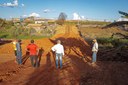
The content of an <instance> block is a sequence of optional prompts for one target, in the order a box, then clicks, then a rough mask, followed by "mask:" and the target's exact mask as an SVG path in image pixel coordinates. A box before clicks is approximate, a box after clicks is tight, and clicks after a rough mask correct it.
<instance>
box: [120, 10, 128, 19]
mask: <svg viewBox="0 0 128 85" xmlns="http://www.w3.org/2000/svg"><path fill="white" fill-rule="evenodd" d="M119 13H120V14H122V15H123V16H121V17H123V18H128V13H126V12H122V11H119Z"/></svg>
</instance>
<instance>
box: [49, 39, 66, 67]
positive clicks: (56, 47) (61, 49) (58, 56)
mask: <svg viewBox="0 0 128 85" xmlns="http://www.w3.org/2000/svg"><path fill="white" fill-rule="evenodd" d="M51 49H52V51H54V52H55V53H56V68H59V65H58V62H59V61H60V68H62V57H63V56H64V47H63V45H61V41H60V40H58V41H57V44H56V45H54V46H53V47H52V48H51Z"/></svg>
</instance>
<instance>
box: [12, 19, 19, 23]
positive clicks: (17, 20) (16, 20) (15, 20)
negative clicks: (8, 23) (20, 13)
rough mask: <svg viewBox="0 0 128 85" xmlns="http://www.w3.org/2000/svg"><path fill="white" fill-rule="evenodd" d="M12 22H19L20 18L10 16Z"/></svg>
mask: <svg viewBox="0 0 128 85" xmlns="http://www.w3.org/2000/svg"><path fill="white" fill-rule="evenodd" d="M12 21H13V22H20V18H12Z"/></svg>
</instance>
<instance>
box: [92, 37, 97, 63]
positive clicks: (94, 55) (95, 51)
mask: <svg viewBox="0 0 128 85" xmlns="http://www.w3.org/2000/svg"><path fill="white" fill-rule="evenodd" d="M93 43H94V44H93V47H92V52H93V54H92V63H95V62H96V57H97V52H98V43H97V40H96V39H94V40H93Z"/></svg>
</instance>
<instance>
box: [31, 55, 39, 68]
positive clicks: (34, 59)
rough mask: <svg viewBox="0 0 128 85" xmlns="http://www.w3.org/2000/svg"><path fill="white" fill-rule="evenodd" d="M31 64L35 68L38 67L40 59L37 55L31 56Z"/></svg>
mask: <svg viewBox="0 0 128 85" xmlns="http://www.w3.org/2000/svg"><path fill="white" fill-rule="evenodd" d="M30 60H31V64H32V66H33V67H38V57H37V55H30Z"/></svg>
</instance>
